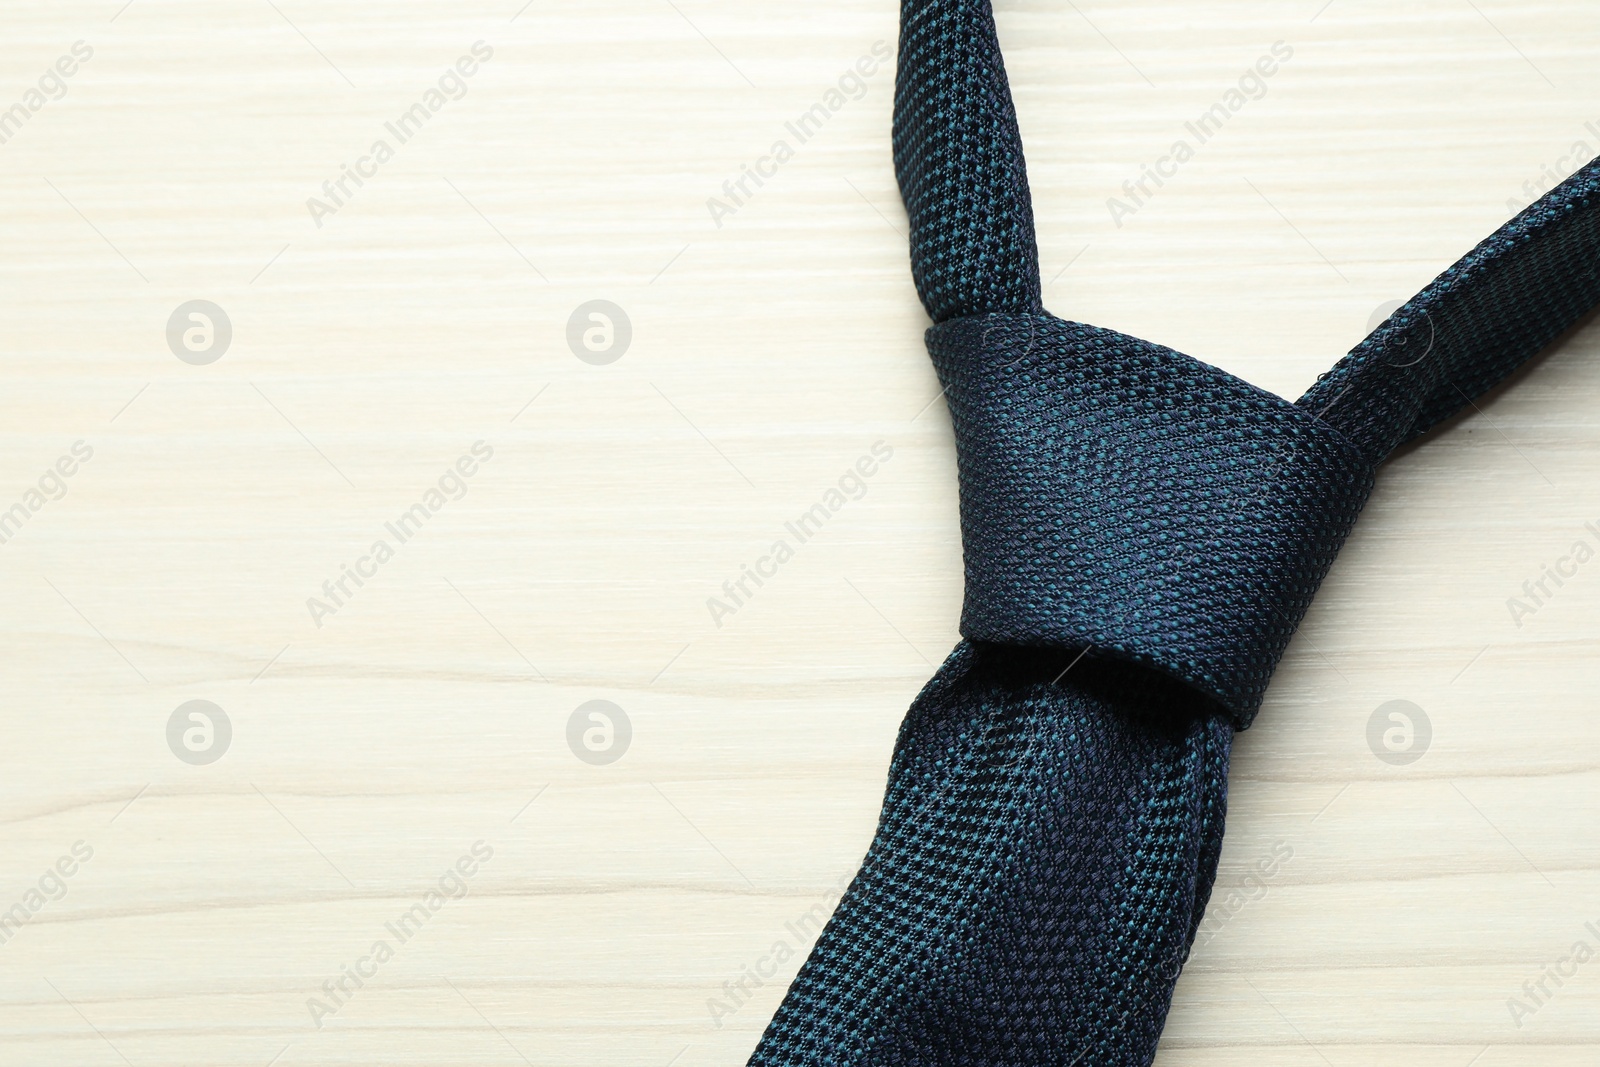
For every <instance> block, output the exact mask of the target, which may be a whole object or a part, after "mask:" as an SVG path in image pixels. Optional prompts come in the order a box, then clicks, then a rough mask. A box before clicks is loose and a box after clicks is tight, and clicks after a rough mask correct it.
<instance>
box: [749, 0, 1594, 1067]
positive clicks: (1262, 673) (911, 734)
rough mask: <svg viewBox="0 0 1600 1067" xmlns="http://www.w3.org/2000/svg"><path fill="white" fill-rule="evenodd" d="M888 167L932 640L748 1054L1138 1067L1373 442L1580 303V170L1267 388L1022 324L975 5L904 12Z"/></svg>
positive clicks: (1585, 267) (1017, 246) (1589, 228)
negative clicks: (936, 401) (952, 443)
mask: <svg viewBox="0 0 1600 1067" xmlns="http://www.w3.org/2000/svg"><path fill="white" fill-rule="evenodd" d="M894 159H895V168H896V172H897V175H898V177H899V180H900V187H901V192H902V195H903V197H904V199H905V203H906V208H907V212H908V214H909V216H910V219H911V224H912V233H911V273H912V278H913V280H914V282H915V284H916V287H917V292H918V294H919V296H920V297H921V298H922V301H923V305H924V307H926V308H927V311H928V314H929V316H930V317H931V318H932V319H933V321H934V326H933V327H932V328H931V329H930V330H929V331H928V347H929V351H930V354H931V355H932V358H933V361H934V365H935V367H936V369H937V370H938V372H939V375H940V379H941V381H942V382H943V383H944V385H945V387H946V396H947V398H948V401H949V405H950V411H951V419H952V425H953V427H954V430H955V436H956V449H957V459H958V463H959V469H960V476H961V500H962V539H963V547H964V550H965V556H966V581H967V599H966V605H965V607H964V610H963V615H962V634H963V637H964V638H965V640H964V641H963V642H962V643H961V644H960V645H959V646H958V647H957V648H956V650H955V652H954V653H953V654H952V655H951V656H950V658H949V659H948V660H947V661H946V662H945V664H944V665H943V666H942V667H941V668H940V670H939V672H938V673H937V674H936V675H935V677H934V678H933V680H932V681H931V682H930V683H929V684H928V685H927V687H926V688H925V689H924V690H923V691H922V693H921V694H920V695H919V696H918V697H917V699H916V701H915V702H914V703H913V704H912V707H911V710H910V712H909V713H908V714H907V716H906V719H905V722H904V724H903V725H902V727H901V730H900V736H899V739H898V741H897V742H896V746H895V753H894V757H893V761H892V763H891V766H890V771H889V783H888V790H887V794H886V796H885V798H884V805H883V811H882V816H881V818H880V822H879V826H878V830H877V834H876V836H875V837H874V839H873V842H872V845H871V848H870V850H869V852H868V854H867V856H866V859H865V860H864V862H863V864H862V868H861V871H860V873H859V874H858V875H857V876H856V878H855V880H854V882H853V883H852V884H851V886H850V888H849V890H848V891H847V892H846V894H845V896H844V897H843V899H842V900H841V901H840V904H839V906H838V908H837V910H836V911H835V913H834V916H833V918H832V920H831V921H830V922H829V924H828V925H827V927H826V928H825V929H824V930H823V933H822V935H821V937H820V938H819V939H818V942H817V945H816V946H815V948H814V949H813V951H812V953H811V955H810V957H809V958H808V959H807V960H806V962H805V964H804V966H803V967H802V968H801V970H800V973H799V975H798V976H797V977H796V979H795V981H794V984H793V985H792V986H791V987H790V989H789V992H788V995H787V996H786V998H785V999H784V1002H783V1004H782V1005H781V1006H780V1008H779V1010H778V1012H777V1014H776V1015H775V1016H774V1018H773V1020H772V1023H771V1025H770V1026H769V1027H768V1028H767V1031H766V1033H765V1035H764V1036H763V1038H762V1040H761V1043H760V1045H759V1046H758V1047H757V1049H756V1051H755V1053H754V1055H753V1056H752V1058H751V1060H750V1063H751V1065H752V1067H934V1065H961V1067H1034V1065H1038V1067H1044V1065H1051V1067H1142V1065H1147V1064H1149V1063H1150V1062H1151V1060H1152V1059H1153V1058H1154V1055H1155V1049H1156V1043H1157V1040H1158V1038H1159V1036H1160V1033H1161V1028H1162V1025H1163V1024H1164V1022H1165V1019H1166V1014H1167V1010H1168V1007H1169V1006H1170V1004H1171V998H1172V989H1173V983H1174V982H1175V981H1176V978H1177V975H1178V973H1179V970H1180V968H1181V966H1182V963H1183V961H1184V959H1185V958H1186V956H1187V953H1188V949H1189V946H1190V944H1191V942H1192V940H1193V936H1194V931H1195V929H1196V927H1197V925H1198V923H1199V920H1200V917H1201V915H1202V914H1203V912H1204V908H1205V904H1206V900H1207V897H1208V896H1209V895H1210V891H1211V885H1212V881H1213V879H1214V877H1215V873H1216V863H1217V856H1218V853H1219V850H1220V847H1221V840H1222V827H1223V819H1224V813H1225V807H1226V797H1227V766H1228V753H1229V747H1230V744H1231V740H1232V736H1233V732H1234V730H1235V728H1243V727H1245V726H1247V725H1248V724H1249V722H1250V720H1251V718H1252V717H1253V716H1254V714H1255V713H1256V710H1257V709H1258V707H1259V705H1260V702H1261V696H1262V693H1263V692H1264V691H1265V688H1266V685H1267V681H1268V679H1269V678H1270V676H1271V673H1272V670H1273V668H1274V667H1275V666H1276V664H1277V662H1278V659H1279V657H1280V656H1281V655H1282V653H1283V650H1284V647H1285V646H1286V645H1287V643H1288V641H1289V638H1290V637H1291V636H1292V634H1293V632H1294V630H1295V628H1296V626H1297V625H1298V624H1299V622H1300V620H1301V618H1302V617H1303V614H1304V612H1305V609H1306V607H1307V606H1308V605H1309V604H1310V601H1311V597H1312V595H1313V594H1314V593H1315V591H1316V588H1317V586H1318V584H1319V583H1320V582H1321V581H1322V579H1323V577H1324V576H1325V574H1326V573H1327V570H1328V567H1329V566H1330V565H1331V564H1332V561H1333V558H1334V555H1335V554H1336V553H1337V551H1338V548H1339V546H1340V544H1341V543H1342V542H1343V540H1344V537H1345V535H1346V534H1347V533H1348V531H1349V529H1350V526H1351V524H1352V523H1353V522H1354V521H1355V519H1356V516H1357V515H1358V513H1359V512H1360V510H1361V507H1362V505H1363V503H1364V502H1365V500H1366V498H1367V494H1368V493H1369V492H1370V489H1371V486H1372V482H1373V478H1374V474H1375V471H1376V469H1377V467H1378V466H1379V464H1380V463H1381V462H1382V461H1383V459H1384V458H1385V457H1386V456H1387V455H1388V454H1389V453H1390V452H1391V451H1392V450H1393V449H1394V448H1395V447H1397V446H1398V445H1400V444H1401V443H1403V442H1405V441H1407V440H1410V439H1411V438H1413V437H1415V436H1417V435H1418V434H1420V433H1422V432H1424V431H1426V430H1427V429H1428V428H1429V427H1431V426H1434V425H1436V424H1438V423H1439V422H1440V421H1442V420H1444V419H1446V418H1449V417H1450V416H1451V415H1452V414H1454V413H1455V412H1456V411H1458V410H1459V409H1460V408H1461V407H1463V406H1464V405H1466V404H1467V403H1468V402H1469V401H1470V400H1471V399H1472V398H1474V397H1476V396H1478V395H1479V394H1481V393H1482V392H1484V391H1485V390H1487V389H1489V388H1491V387H1493V386H1494V385H1495V384H1497V383H1499V382H1500V381H1502V380H1503V379H1504V378H1505V377H1506V376H1507V375H1508V374H1510V373H1511V371H1513V370H1514V369H1515V368H1516V367H1517V366H1519V365H1520V364H1522V363H1523V362H1524V361H1526V360H1527V359H1528V358H1530V357H1531V356H1533V355H1535V354H1536V353H1538V352H1539V351H1540V350H1541V349H1543V348H1544V347H1545V346H1547V345H1548V344H1549V343H1550V342H1551V341H1553V340H1555V339H1556V338H1557V337H1559V336H1560V335H1561V334H1562V333H1563V332H1565V331H1566V330H1568V329H1569V328H1571V327H1572V326H1573V325H1574V324H1575V323H1576V322H1577V321H1578V320H1579V319H1580V318H1581V317H1582V316H1583V315H1585V314H1586V313H1587V312H1588V311H1589V310H1591V309H1592V308H1593V307H1594V306H1595V304H1596V303H1597V302H1600V211H1597V207H1600V161H1596V162H1595V163H1591V164H1590V165H1589V166H1587V167H1585V168H1584V170H1582V171H1580V172H1579V173H1578V174H1577V175H1575V176H1574V177H1573V178H1572V179H1570V180H1569V181H1567V182H1565V183H1563V184H1562V185H1561V186H1559V187H1558V188H1557V189H1555V190H1553V191H1552V192H1551V193H1550V194H1548V195H1547V196H1546V197H1544V198H1543V199H1542V200H1541V201H1540V202H1539V203H1537V204H1535V205H1534V206H1532V207H1531V208H1529V209H1528V210H1527V211H1525V212H1523V213H1522V214H1521V215H1519V216H1518V217H1517V218H1516V219H1514V220H1513V221H1512V222H1511V223H1508V224H1507V225H1506V226H1505V227H1503V228H1502V229H1501V230H1500V231H1499V232H1497V233H1496V234H1494V235H1493V236H1492V237H1490V238H1489V239H1488V240H1486V241H1485V242H1483V243H1482V244H1481V245H1479V246H1478V248H1476V249H1474V250H1473V251H1472V252H1471V253H1470V254H1468V255H1467V256H1466V257H1464V258H1463V259H1462V260H1461V261H1460V262H1459V263H1457V264H1456V265H1455V266H1453V267H1451V268H1450V269H1449V270H1447V271H1445V273H1444V274H1442V275H1440V277H1439V278H1438V279H1437V280H1436V281H1434V282H1433V283H1432V284H1431V285H1430V286H1428V288H1427V289H1425V290H1423V292H1422V293H1420V294H1418V295H1417V296H1416V297H1415V298H1414V299H1413V300H1411V301H1410V302H1409V303H1408V304H1406V305H1405V306H1404V307H1402V308H1401V309H1400V310H1399V311H1397V312H1396V313H1395V314H1394V315H1393V316H1392V317H1391V318H1390V319H1389V321H1388V322H1386V323H1385V324H1384V325H1383V326H1381V327H1379V329H1378V330H1376V331H1374V333H1373V334H1372V335H1371V336H1370V337H1368V338H1367V339H1366V340H1365V341H1363V342H1362V343H1361V345H1359V346H1357V348H1356V349H1355V350H1354V351H1353V352H1351V354H1350V355H1349V356H1348V357H1346V358H1345V359H1344V360H1343V361H1341V362H1340V363H1339V364H1337V365H1336V366H1335V367H1334V368H1332V369H1331V370H1330V371H1329V372H1328V373H1327V374H1325V375H1323V377H1322V378H1321V379H1320V380H1319V381H1318V383H1317V384H1316V385H1315V386H1313V387H1312V388H1311V389H1310V390H1309V391H1308V392H1307V393H1306V395H1305V396H1304V397H1302V398H1301V399H1300V400H1299V401H1298V402H1296V403H1293V404H1291V403H1289V402H1288V401H1287V400H1284V399H1282V398H1280V397H1276V396H1273V395H1271V394H1268V393H1265V392H1263V391H1262V390H1259V389H1257V388H1255V387H1254V386H1251V385H1249V384H1248V383H1246V382H1242V381H1240V380H1238V379H1237V378H1234V377H1232V376H1231V375H1228V374H1226V373H1225V372H1223V371H1221V370H1218V369H1217V368H1215V367H1210V366H1207V365H1205V364H1202V363H1200V362H1198V361H1196V360H1193V359H1191V358H1190V357H1188V356H1184V355H1182V354H1181V353H1178V352H1174V351H1172V350H1171V349H1167V348H1163V347H1161V346H1159V345H1154V344H1151V343H1149V342H1146V341H1141V340H1139V339H1137V338H1132V337H1127V336H1125V335H1123V334H1119V333H1116V332H1114V331H1110V330H1104V329H1100V328H1097V327H1093V326H1086V325H1083V324H1081V323H1074V322H1068V321H1064V320H1061V319H1057V318H1055V317H1053V316H1051V315H1049V314H1047V313H1046V312H1045V311H1044V309H1043V307H1042V305H1041V303H1040V288H1039V275H1038V257H1037V252H1036V248H1035V238H1034V231H1033V220H1032V211H1031V206H1030V199H1029V194H1028V185H1027V176H1026V168H1025V166H1024V162H1023V155H1022V145H1021V140H1020V137H1019V136H1018V133H1017V125H1016V117H1015V113H1014V110H1013V108H1012V103H1011V98H1010V91H1009V88H1008V85H1007V82H1006V76H1005V70H1004V65H1003V63H1002V60H1001V56H1000V49H999V45H998V43H997V40H996V37H995V32H994V21H993V16H992V14H991V11H990V8H989V4H988V0H904V5H903V7H902V29H901V51H900V69H899V73H898V79H897V84H896V93H895V124H894Z"/></svg>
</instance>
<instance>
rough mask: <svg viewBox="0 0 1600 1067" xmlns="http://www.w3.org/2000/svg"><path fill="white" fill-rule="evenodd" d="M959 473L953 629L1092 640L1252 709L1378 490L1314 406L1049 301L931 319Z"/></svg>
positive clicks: (1071, 642) (1076, 643)
mask: <svg viewBox="0 0 1600 1067" xmlns="http://www.w3.org/2000/svg"><path fill="white" fill-rule="evenodd" d="M928 348H929V351H930V352H931V353H932V355H933V361H934V365H935V367H936V368H937V370H938V372H939V377H940V380H941V381H942V383H943V384H944V386H945V388H946V390H947V393H946V395H947V397H948V399H949V404H950V411H951V420H952V423H953V425H954V428H955V437H956V454H957V460H958V463H959V466H960V476H961V523H962V540H963V544H964V548H965V556H966V604H965V608H964V610H963V613H962V633H963V635H965V636H966V637H967V638H969V639H972V640H978V641H992V642H1000V643H1004V644H1010V645H1025V646H1058V647H1066V648H1085V647H1090V646H1092V647H1093V648H1094V649H1095V650H1096V652H1097V653H1099V654H1108V655H1112V656H1116V657H1118V658H1121V659H1124V660H1128V661H1132V662H1134V663H1138V664H1141V665H1143V666H1146V667H1150V668H1154V669H1156V670H1158V671H1161V672H1164V673H1165V674H1168V675H1170V676H1173V677H1175V678H1178V679H1179V680H1181V681H1184V682H1186V683H1188V684H1189V685H1191V686H1193V687H1194V688H1196V689H1198V690H1200V691H1201V692H1202V693H1204V694H1205V695H1207V696H1209V697H1210V698H1211V699H1213V700H1215V701H1216V702H1217V703H1218V704H1220V705H1221V706H1222V707H1224V708H1226V709H1227V710H1228V711H1229V712H1230V713H1231V714H1232V716H1233V719H1234V722H1235V724H1236V725H1237V726H1238V727H1239V728H1241V729H1242V728H1244V727H1245V726H1247V725H1249V722H1250V720H1251V719H1252V718H1253V717H1254V715H1255V713H1256V710H1257V709H1258V708H1259V707H1260V704H1261V699H1262V696H1263V695H1264V694H1265V692H1266V688H1267V683H1268V681H1269V679H1270V678H1271V676H1272V672H1273V669H1274V668H1275V667H1276V666H1277V663H1278V660H1279V658H1280V657H1281V656H1282V655H1283V651H1284V649H1285V648H1286V647H1287V645H1288V643H1289V638H1290V637H1291V636H1292V635H1293V633H1294V631H1295V628H1296V627H1297V626H1298V625H1299V623H1300V620H1301V619H1302V617H1303V616H1304V615H1305V612H1306V609H1307V608H1308V607H1309V606H1310V603H1311V598H1312V595H1313V594H1314V593H1315V592H1316V590H1317V586H1318V585H1320V584H1321V582H1322V579H1323V577H1324V576H1325V575H1326V574H1327V572H1328V568H1329V567H1330V566H1332V564H1333V560H1334V557H1335V555H1337V553H1338V551H1339V547H1340V546H1341V545H1342V544H1343V543H1344V539H1345V536H1346V535H1347V534H1348V533H1349V531H1350V528H1351V526H1352V525H1353V524H1354V522H1355V519H1356V516H1357V515H1358V514H1359V513H1360V511H1361V507H1362V505H1363V504H1365V502H1366V499H1367V495H1368V494H1369V493H1370V492H1371V490H1372V484H1373V473H1374V463H1373V461H1372V460H1370V459H1368V458H1366V457H1365V456H1364V455H1363V454H1362V452H1361V451H1360V450H1359V449H1358V448H1356V447H1355V446H1354V445H1353V444H1352V443H1351V442H1350V441H1348V440H1347V439H1346V438H1345V437H1344V436H1343V435H1342V434H1340V433H1339V432H1338V431H1336V430H1334V429H1333V428H1332V427H1330V426H1329V425H1327V424H1326V423H1324V422H1322V421H1321V420H1320V419H1318V417H1317V416H1316V415H1315V414H1313V413H1311V412H1310V411H1308V410H1306V409H1304V408H1301V407H1297V406H1296V405H1294V404H1292V403H1290V402H1289V401H1287V400H1284V399H1283V398H1281V397H1278V396H1275V395H1273V394H1271V393H1268V392H1265V391H1263V390H1261V389H1258V388H1256V387H1255V386H1253V385H1250V384H1249V383H1248V382H1244V381H1241V380H1240V379H1238V378H1235V377H1233V376H1232V375H1230V374H1228V373H1226V372H1224V371H1221V370H1218V369H1217V368H1215V367H1212V366H1208V365H1207V364H1204V363H1201V362H1200V361H1198V360H1196V359H1193V358H1191V357H1189V356H1185V355H1183V354H1181V353H1179V352H1175V351H1173V350H1172V349H1170V348H1164V347H1162V346H1160V345H1155V344H1151V343H1150V342H1148V341H1142V340H1139V339H1137V338H1134V337H1129V336H1127V335H1125V334H1121V333H1117V332H1115V331H1113V330H1105V329H1100V328H1097V327H1094V326H1085V325H1083V324H1081V323H1075V322H1066V321H1063V320H1061V319H1057V318H1054V317H1052V316H1049V315H1013V314H1003V313H997V314H990V315H979V316H972V317H968V318H960V319H954V320H952V321H950V322H946V323H942V324H940V325H937V326H934V327H933V328H932V329H930V330H929V331H928Z"/></svg>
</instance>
